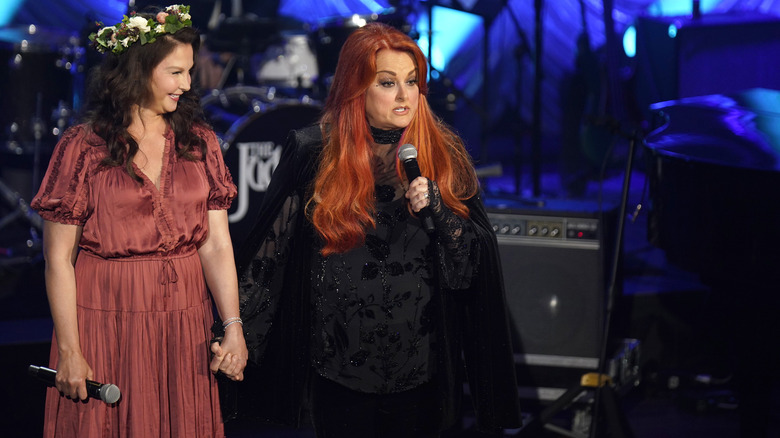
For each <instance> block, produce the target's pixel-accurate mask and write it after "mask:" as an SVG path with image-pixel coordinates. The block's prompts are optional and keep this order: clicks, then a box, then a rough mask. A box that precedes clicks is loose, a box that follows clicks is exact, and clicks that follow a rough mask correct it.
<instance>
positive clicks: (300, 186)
mask: <svg viewBox="0 0 780 438" xmlns="http://www.w3.org/2000/svg"><path fill="white" fill-rule="evenodd" d="M426 74H427V62H426V59H425V57H424V55H423V53H422V51H421V50H420V48H419V47H418V45H417V44H416V43H415V42H414V41H413V40H412V39H411V38H409V37H408V36H407V35H405V34H404V33H402V32H400V31H399V30H397V29H395V28H393V27H390V26H388V25H385V24H382V23H378V22H375V23H369V24H367V25H366V26H364V27H361V28H358V29H356V30H354V31H353V32H352V33H351V34H350V36H349V37H348V38H347V40H346V42H345V43H344V46H343V47H342V49H341V53H340V55H339V60H338V64H337V66H336V72H335V76H334V79H333V83H332V86H331V89H330V93H329V95H328V98H327V101H326V103H325V108H324V113H323V116H322V117H321V119H320V122H319V123H318V124H317V125H313V126H310V127H307V128H304V129H299V130H295V131H293V132H291V133H290V135H289V137H288V141H287V144H286V145H285V147H284V149H283V152H282V154H283V155H282V158H281V160H280V162H279V165H278V167H277V168H276V170H275V171H274V174H273V178H272V181H271V183H270V186H269V187H268V190H267V191H266V194H265V196H264V197H263V206H262V207H261V211H262V214H261V215H260V216H259V217H258V220H257V224H256V226H255V228H254V230H253V231H252V233H250V236H249V238H248V239H247V241H246V242H245V243H244V245H243V246H242V247H241V251H240V252H239V257H238V265H239V275H240V281H239V296H240V302H241V314H242V318H243V319H244V321H245V324H244V329H245V334H246V336H247V338H246V339H247V344H248V345H249V352H250V360H251V362H252V363H254V364H255V365H256V366H254V365H253V366H251V367H249V368H248V370H247V380H246V381H245V382H242V383H240V384H236V385H232V386H235V390H236V391H238V398H237V400H239V401H240V403H239V402H237V403H230V404H229V406H231V407H236V408H237V409H239V410H240V412H230V411H227V412H226V413H225V414H226V417H230V416H233V415H237V416H242V417H249V418H263V419H267V420H271V421H275V422H283V423H288V424H294V425H295V424H300V423H301V422H303V421H305V419H304V418H303V417H302V414H303V413H305V412H310V413H311V421H312V424H313V425H314V429H315V432H316V434H317V437H318V438H331V437H333V438H351V437H355V438H380V437H384V438H399V437H403V438H412V437H415V438H423V437H425V438H433V437H438V436H440V433H441V431H442V430H444V429H446V428H448V427H450V426H452V425H453V424H455V423H456V422H457V420H458V419H459V416H460V414H461V405H460V401H461V399H462V397H463V391H462V390H463V381H464V380H465V376H466V374H468V382H469V389H470V394H471V401H472V403H473V405H474V408H475V411H476V418H477V425H478V427H479V428H480V429H483V430H486V431H490V432H496V431H499V430H500V429H501V428H514V427H519V425H520V409H519V407H518V397H517V385H516V383H515V370H514V362H513V357H512V347H511V343H510V336H509V329H508V317H507V312H506V307H505V303H504V288H503V282H502V276H501V266H500V263H499V259H498V247H497V243H496V237H495V234H494V232H493V230H492V228H491V225H490V223H489V221H488V219H487V214H486V212H485V209H484V206H483V204H482V201H481V198H480V194H479V183H478V180H477V178H476V175H475V172H474V168H473V165H472V164H471V160H470V158H469V156H468V153H467V151H466V149H465V147H464V145H463V143H462V141H461V140H460V138H459V137H458V136H457V135H456V134H455V133H454V132H453V131H452V130H451V129H450V128H448V127H447V126H445V124H444V123H442V122H441V121H440V120H439V119H438V118H437V117H436V116H435V115H434V114H433V113H432V112H431V109H430V107H429V106H428V102H427V99H426V92H427V83H426V81H425V78H426ZM405 143H409V144H411V145H414V146H416V148H417V149H418V150H419V154H416V152H415V151H414V148H410V147H409V145H406V144H405ZM401 145H404V146H401ZM407 153H409V155H407ZM411 155H417V161H419V170H418V171H417V172H414V167H416V166H408V165H402V164H401V161H404V162H405V161H407V160H408V159H409V158H410V156H411ZM407 166H408V167H407ZM415 174H417V175H419V174H422V176H416V177H415ZM410 180H411V181H410ZM428 219H430V221H428ZM464 363H465V364H466V367H465V368H464ZM466 371H468V373H466ZM307 403H309V404H308V405H307ZM226 406H228V404H227V403H226ZM307 406H308V409H307Z"/></svg>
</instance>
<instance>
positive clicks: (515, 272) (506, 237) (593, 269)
mask: <svg viewBox="0 0 780 438" xmlns="http://www.w3.org/2000/svg"><path fill="white" fill-rule="evenodd" d="M554 207H557V209H551V208H550V204H549V203H545V207H543V208H533V209H517V208H507V207H505V206H500V207H498V208H496V207H491V203H488V217H489V219H490V221H491V224H492V225H493V229H494V231H495V232H496V239H497V240H498V245H499V252H500V257H501V265H502V268H503V275H504V283H505V288H506V299H507V305H508V308H509V314H510V319H511V324H512V336H513V344H514V351H515V359H516V363H517V365H518V383H519V384H520V390H521V395H523V393H524V392H525V393H527V394H526V395H527V398H539V399H544V400H546V399H555V398H557V397H558V396H560V395H561V394H562V393H563V392H564V391H565V390H566V389H568V388H569V387H571V386H574V385H576V384H577V383H578V382H579V379H580V377H581V376H582V374H584V373H586V372H592V371H595V370H597V369H598V366H599V354H600V350H601V347H600V346H601V341H602V333H603V330H604V313H605V311H604V309H605V304H606V303H605V301H606V300H605V298H606V277H607V272H608V269H607V266H608V263H607V260H608V257H607V254H608V253H609V252H611V251H612V247H611V246H610V245H608V244H607V243H606V242H612V241H614V240H613V239H605V235H608V234H610V233H612V232H613V230H612V229H611V228H610V226H611V224H610V223H611V222H612V218H609V220H605V219H604V218H605V217H609V216H610V215H614V213H608V214H602V213H601V212H599V211H598V209H597V206H596V205H593V204H590V203H564V204H562V205H557V206H554ZM610 259H611V258H610Z"/></svg>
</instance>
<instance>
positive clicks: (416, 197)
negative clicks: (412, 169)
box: [406, 176, 431, 213]
mask: <svg viewBox="0 0 780 438" xmlns="http://www.w3.org/2000/svg"><path fill="white" fill-rule="evenodd" d="M406 199H408V200H409V204H411V206H412V211H414V212H415V213H419V212H420V210H422V209H423V208H425V207H427V206H429V205H431V198H430V193H429V192H428V178H426V177H424V176H418V177H417V178H415V179H414V181H412V183H411V184H409V190H407V191H406Z"/></svg>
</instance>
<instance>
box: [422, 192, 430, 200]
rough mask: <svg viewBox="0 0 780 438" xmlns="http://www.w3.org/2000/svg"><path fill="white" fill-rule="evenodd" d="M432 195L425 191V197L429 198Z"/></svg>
mask: <svg viewBox="0 0 780 438" xmlns="http://www.w3.org/2000/svg"><path fill="white" fill-rule="evenodd" d="M430 196H431V195H430V194H428V192H425V193H423V198H425V199H428V198H429V197H430Z"/></svg>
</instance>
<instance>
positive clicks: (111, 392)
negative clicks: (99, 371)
mask: <svg viewBox="0 0 780 438" xmlns="http://www.w3.org/2000/svg"><path fill="white" fill-rule="evenodd" d="M27 372H28V373H29V374H30V375H31V376H33V377H37V378H38V379H40V380H41V381H43V383H45V384H46V385H47V386H54V378H55V377H56V376H57V372H56V371H54V370H53V369H51V368H46V367H38V366H35V365H30V366H29V367H28V368H27ZM87 395H88V396H90V397H92V398H95V399H98V400H102V401H104V402H106V403H108V404H111V403H116V402H118V401H119V397H121V395H122V393H121V392H120V391H119V388H118V387H117V386H116V385H114V384H113V383H105V384H103V383H98V382H93V381H92V380H87Z"/></svg>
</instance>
